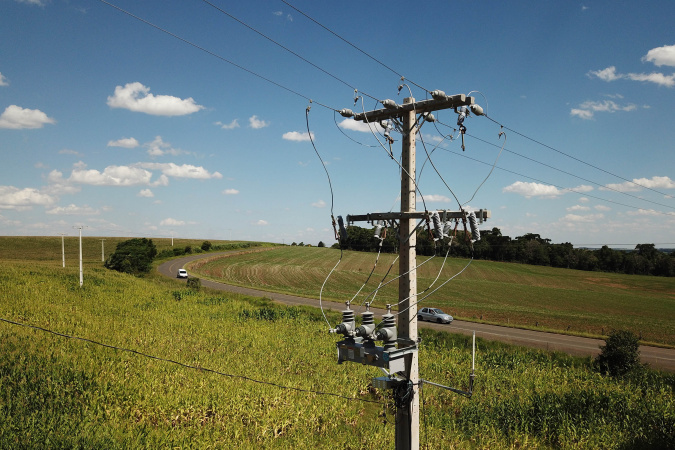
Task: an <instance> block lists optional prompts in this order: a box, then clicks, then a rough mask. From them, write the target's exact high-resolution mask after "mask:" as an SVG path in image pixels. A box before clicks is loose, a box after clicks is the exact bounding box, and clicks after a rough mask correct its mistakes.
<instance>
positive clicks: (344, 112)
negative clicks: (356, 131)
mask: <svg viewBox="0 0 675 450" xmlns="http://www.w3.org/2000/svg"><path fill="white" fill-rule="evenodd" d="M338 112H339V113H340V115H341V116H342V117H354V111H352V110H351V109H346V108H345V109H341V110H340V111H338Z"/></svg>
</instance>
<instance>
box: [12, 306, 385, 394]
mask: <svg viewBox="0 0 675 450" xmlns="http://www.w3.org/2000/svg"><path fill="white" fill-rule="evenodd" d="M0 322H5V323H8V324H11V325H17V326H20V327H25V328H31V329H33V330H38V331H43V332H45V333H49V334H52V335H54V336H59V337H63V338H67V339H73V340H77V341H82V342H87V343H89V344H94V345H98V346H101V347H105V348H109V349H112V350H119V351H122V352H127V353H133V354H135V355H138V356H142V357H144V358H149V359H154V360H156V361H163V362H167V363H171V364H175V365H177V366H181V367H184V368H186V369H193V370H197V371H200V372H209V373H213V374H215V375H220V376H223V377H228V378H232V379H240V380H245V381H250V382H252V383H257V384H264V385H267V386H274V387H277V388H281V389H288V390H292V391H297V392H305V393H309V394H316V395H328V396H331V397H338V398H343V399H345V400H350V401H359V402H364V403H376V404H382V402H379V401H376V400H367V399H363V398H358V397H347V396H346V395H341V394H334V393H331V392H323V391H313V390H311V389H303V388H298V387H294V386H284V385H281V384H278V383H272V382H271V381H262V380H257V379H255V378H251V377H248V376H246V375H234V374H229V373H225V372H220V371H218V370H214V369H209V368H206V367H201V366H199V367H198V366H192V365H190V364H185V363H182V362H180V361H175V360H172V359H168V358H162V357H159V356H153V355H149V354H147V353H143V352H139V351H138V350H133V349H129V348H124V347H118V346H115V345H110V344H105V343H103V342H99V341H95V340H93V339H88V338H83V337H79V336H72V335H69V334H64V333H59V332H57V331H53V330H49V329H47V328H43V327H39V326H37V325H31V324H27V323H21V322H15V321H13V320H9V319H5V318H2V317H0Z"/></svg>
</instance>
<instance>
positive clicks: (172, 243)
mask: <svg viewBox="0 0 675 450" xmlns="http://www.w3.org/2000/svg"><path fill="white" fill-rule="evenodd" d="M171 246H172V247H173V230H171Z"/></svg>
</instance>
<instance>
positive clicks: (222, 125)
mask: <svg viewBox="0 0 675 450" xmlns="http://www.w3.org/2000/svg"><path fill="white" fill-rule="evenodd" d="M215 124H216V125H218V126H219V127H220V128H222V129H223V130H233V129H235V128H239V119H234V120H233V121H232V122H230V123H223V122H220V121H219V122H216V123H215Z"/></svg>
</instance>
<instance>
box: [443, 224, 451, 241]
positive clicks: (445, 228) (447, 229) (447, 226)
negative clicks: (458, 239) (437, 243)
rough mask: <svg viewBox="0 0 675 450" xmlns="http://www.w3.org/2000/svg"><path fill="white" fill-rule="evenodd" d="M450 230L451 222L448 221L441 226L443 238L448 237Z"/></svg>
mask: <svg viewBox="0 0 675 450" xmlns="http://www.w3.org/2000/svg"><path fill="white" fill-rule="evenodd" d="M450 228H452V222H450V221H449V220H448V221H447V222H445V223H444V224H443V237H445V236H450Z"/></svg>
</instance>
